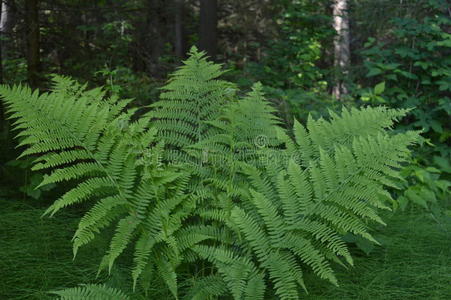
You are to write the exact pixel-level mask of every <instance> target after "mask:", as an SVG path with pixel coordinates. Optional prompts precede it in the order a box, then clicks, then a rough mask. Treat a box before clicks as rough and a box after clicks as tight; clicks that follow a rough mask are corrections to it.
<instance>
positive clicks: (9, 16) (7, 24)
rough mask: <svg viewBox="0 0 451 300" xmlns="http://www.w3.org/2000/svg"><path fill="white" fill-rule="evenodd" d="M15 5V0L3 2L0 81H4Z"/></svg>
mask: <svg viewBox="0 0 451 300" xmlns="http://www.w3.org/2000/svg"><path fill="white" fill-rule="evenodd" d="M14 8H15V5H14V1H13V0H4V1H2V4H1V15H0V73H1V74H0V81H1V82H3V75H4V74H3V62H4V61H5V59H6V57H7V52H8V51H7V46H8V42H9V41H8V39H9V35H10V34H11V31H12V26H13V22H14V15H15V13H14V12H15V9H14Z"/></svg>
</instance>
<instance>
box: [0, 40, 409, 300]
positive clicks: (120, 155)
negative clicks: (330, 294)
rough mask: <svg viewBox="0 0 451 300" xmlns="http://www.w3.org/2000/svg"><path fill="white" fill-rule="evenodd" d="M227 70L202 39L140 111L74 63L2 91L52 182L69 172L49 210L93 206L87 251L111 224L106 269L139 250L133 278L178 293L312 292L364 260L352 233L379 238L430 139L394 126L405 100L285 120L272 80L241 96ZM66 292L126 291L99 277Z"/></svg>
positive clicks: (84, 226)
mask: <svg viewBox="0 0 451 300" xmlns="http://www.w3.org/2000/svg"><path fill="white" fill-rule="evenodd" d="M222 73H223V71H222V70H221V68H220V66H218V65H216V64H213V63H211V62H208V61H207V60H206V58H205V56H204V54H203V53H199V52H198V51H197V50H196V49H193V50H192V51H191V56H190V58H189V59H188V60H187V61H186V62H185V64H184V65H183V66H182V67H180V69H179V70H177V71H176V72H175V73H174V74H173V75H172V76H171V79H170V80H169V82H168V84H167V85H166V86H165V87H164V88H163V93H162V94H161V99H160V100H159V101H158V102H155V103H154V104H152V105H151V106H150V107H149V112H148V113H146V114H144V115H142V114H141V115H140V116H137V114H135V111H136V109H134V108H130V100H120V99H117V98H116V97H114V96H113V97H110V96H107V95H106V94H105V92H104V91H103V90H102V89H93V90H87V89H86V87H85V86H82V85H79V84H77V83H76V82H74V81H73V80H71V79H68V78H63V77H55V78H54V86H53V88H52V90H51V91H50V92H46V93H40V92H39V91H32V90H30V89H29V88H28V87H25V86H13V87H6V86H2V87H1V88H0V95H1V97H2V99H3V101H4V103H5V105H6V107H7V110H8V112H9V117H10V118H11V119H13V120H15V121H14V127H15V129H16V130H17V131H18V135H17V138H18V140H19V146H20V147H25V148H26V149H25V150H24V151H23V153H22V156H31V157H33V158H34V166H33V169H34V170H48V175H47V176H46V177H45V178H44V180H43V182H42V183H41V186H42V185H46V184H50V183H60V182H63V181H68V182H70V184H68V185H67V186H70V187H72V188H70V189H69V190H68V191H67V192H66V193H64V194H63V195H61V197H60V198H59V199H57V200H56V201H55V202H54V203H53V204H52V205H51V206H50V207H49V208H48V210H47V211H46V213H45V214H46V215H50V216H53V215H54V214H56V213H57V212H58V211H59V210H61V209H64V208H65V207H67V206H71V205H78V206H81V207H82V208H85V209H86V212H85V213H84V215H83V216H82V218H81V220H80V223H79V225H78V228H77V229H76V230H75V233H74V237H73V249H74V256H75V255H76V254H77V251H79V248H80V247H82V246H84V245H86V244H87V243H89V242H91V241H92V240H93V239H95V238H96V237H98V236H100V235H102V236H104V237H105V236H106V237H109V239H110V244H109V247H108V249H107V250H106V252H105V255H104V257H103V258H102V259H101V260H100V268H99V271H102V270H108V271H110V270H111V269H112V267H113V266H114V265H115V264H116V263H119V264H125V265H126V264H131V265H130V270H131V277H132V279H133V288H136V287H139V288H140V289H142V287H143V286H144V287H145V286H148V284H146V283H148V281H149V280H150V279H149V278H158V279H160V280H161V281H162V282H164V284H165V286H166V287H167V290H168V291H169V293H170V295H172V297H173V298H174V299H217V298H218V297H219V298H221V299H235V300H238V299H249V300H251V299H252V300H256V299H299V298H300V297H301V294H302V293H303V292H304V291H307V289H308V282H305V274H307V273H314V274H316V275H317V276H318V277H320V278H322V279H325V280H328V281H330V282H331V283H332V284H335V285H338V282H337V278H336V277H335V275H334V271H333V270H334V268H335V267H336V265H338V264H340V265H352V264H353V259H352V256H351V253H350V251H349V249H348V247H347V245H346V243H345V242H344V239H343V237H344V235H346V234H353V235H356V236H359V237H361V238H364V239H367V240H369V241H371V242H373V243H377V241H376V240H375V239H374V238H373V237H372V235H371V226H372V225H373V224H384V222H383V220H382V219H381V218H380V217H379V211H380V210H381V209H382V210H390V209H391V207H393V205H395V204H396V201H395V200H394V199H392V197H391V195H390V193H389V192H387V190H386V188H387V187H390V188H396V187H397V186H398V184H399V182H400V181H402V177H401V176H400V175H399V170H400V168H401V167H402V166H403V164H405V163H406V162H407V161H408V157H409V149H408V147H409V146H410V145H411V144H413V143H414V142H415V141H416V140H417V133H415V132H404V133H399V132H395V131H393V130H392V128H393V125H394V122H395V121H396V120H398V119H399V118H402V117H403V116H404V115H405V114H406V113H407V111H404V110H390V109H386V108H383V107H379V108H365V109H360V110H359V109H345V108H344V109H343V110H342V111H341V113H334V112H330V118H329V119H328V120H325V119H319V120H314V119H312V118H309V119H308V121H307V123H306V125H305V126H304V125H302V124H301V123H299V122H297V121H295V123H294V127H293V128H289V129H285V128H283V124H281V123H280V120H279V119H278V118H277V116H276V115H275V113H276V112H275V110H274V109H273V108H272V106H271V105H270V103H268V101H266V100H265V98H264V95H263V93H262V87H261V85H259V84H256V85H255V86H254V87H253V89H252V91H250V92H249V93H248V94H247V95H245V96H243V97H239V96H237V94H239V93H237V90H236V88H235V87H234V85H233V84H231V83H229V82H226V81H223V80H221V79H220V76H221V75H222ZM124 256H125V257H124ZM127 257H128V259H127ZM124 258H125V259H124ZM182 273H183V275H181V274H182ZM55 293H56V294H57V295H59V296H60V297H61V298H63V299H128V298H127V296H126V295H124V294H123V293H122V292H121V291H118V290H115V289H114V287H107V286H100V285H86V286H81V287H77V288H71V289H67V290H63V291H57V292H55ZM149 299H152V295H151V294H150V295H149Z"/></svg>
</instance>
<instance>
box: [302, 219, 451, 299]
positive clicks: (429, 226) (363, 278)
mask: <svg viewBox="0 0 451 300" xmlns="http://www.w3.org/2000/svg"><path fill="white" fill-rule="evenodd" d="M378 238H379V240H380V241H381V242H382V243H383V247H377V248H376V249H375V250H374V251H373V252H372V253H371V254H370V255H368V256H366V255H365V254H363V253H361V255H360V256H358V257H355V262H354V265H355V267H354V268H350V269H349V270H344V269H342V270H340V271H339V272H337V273H338V274H337V277H338V280H339V284H340V286H339V287H338V288H337V287H334V286H331V285H329V284H327V283H320V282H319V281H315V283H317V284H315V285H312V284H311V283H310V287H309V290H310V295H309V296H308V297H306V299H310V300H332V299H346V300H347V299H350V300H351V299H353V300H354V299H362V300H366V299H371V300H378V299H380V300H387V299H390V300H395V299H403V300H404V299H425V300H433V299H437V300H438V299H451V220H449V219H448V220H446V221H444V222H442V223H441V224H438V223H437V222H435V221H434V220H433V219H432V218H431V217H430V216H428V215H426V214H424V213H417V214H403V215H399V214H395V215H394V216H392V217H390V218H389V219H388V220H387V226H386V228H384V230H383V231H380V236H379V237H378Z"/></svg>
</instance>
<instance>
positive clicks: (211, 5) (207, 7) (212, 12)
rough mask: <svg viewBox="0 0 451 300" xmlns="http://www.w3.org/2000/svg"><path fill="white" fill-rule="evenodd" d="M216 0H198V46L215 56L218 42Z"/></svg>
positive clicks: (212, 56)
mask: <svg viewBox="0 0 451 300" xmlns="http://www.w3.org/2000/svg"><path fill="white" fill-rule="evenodd" d="M217 27H218V1H217V0H200V31H199V48H200V49H201V50H204V51H206V52H207V54H208V55H209V56H210V57H211V58H215V56H216V51H217V44H218V41H217V39H218V34H217Z"/></svg>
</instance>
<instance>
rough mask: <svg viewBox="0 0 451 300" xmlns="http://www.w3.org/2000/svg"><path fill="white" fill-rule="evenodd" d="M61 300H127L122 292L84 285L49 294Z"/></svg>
mask: <svg viewBox="0 0 451 300" xmlns="http://www.w3.org/2000/svg"><path fill="white" fill-rule="evenodd" d="M51 294H53V295H57V296H58V297H59V299H61V300H112V299H115V300H129V299H130V298H129V296H127V295H126V294H125V293H123V292H122V291H120V290H118V289H115V288H112V287H108V286H106V285H95V284H86V285H83V286H80V287H75V288H69V289H65V290H61V291H53V292H51Z"/></svg>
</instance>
